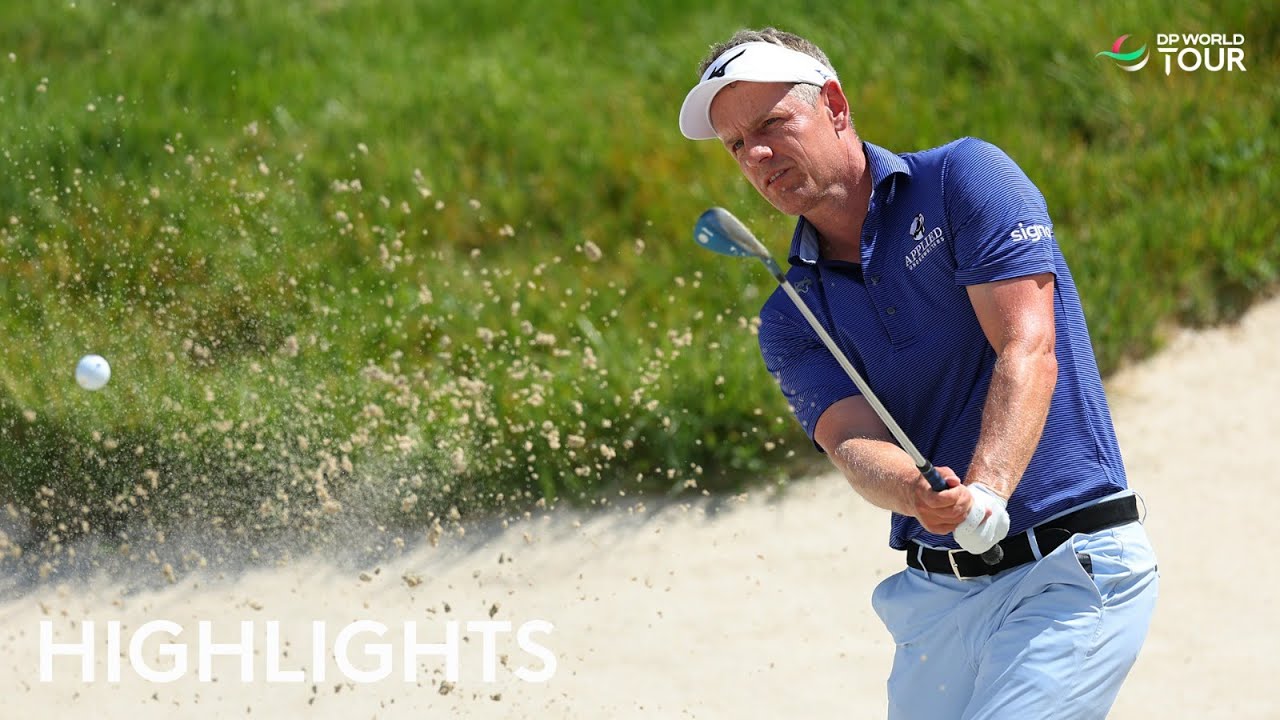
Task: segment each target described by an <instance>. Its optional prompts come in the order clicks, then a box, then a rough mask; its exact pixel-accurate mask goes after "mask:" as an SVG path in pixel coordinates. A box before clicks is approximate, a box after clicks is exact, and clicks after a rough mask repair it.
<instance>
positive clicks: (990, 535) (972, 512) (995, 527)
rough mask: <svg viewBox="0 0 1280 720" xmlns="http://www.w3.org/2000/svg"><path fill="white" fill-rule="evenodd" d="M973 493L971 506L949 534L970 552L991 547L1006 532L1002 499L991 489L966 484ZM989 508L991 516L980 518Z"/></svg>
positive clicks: (1007, 528) (1005, 516)
mask: <svg viewBox="0 0 1280 720" xmlns="http://www.w3.org/2000/svg"><path fill="white" fill-rule="evenodd" d="M965 487H967V488H969V494H970V495H972V496H973V505H972V506H971V507H970V508H969V517H967V518H965V520H964V522H963V523H961V524H960V527H957V528H956V529H955V532H954V533H952V534H953V535H954V536H955V538H956V542H957V543H959V544H960V547H962V548H964V549H965V550H966V551H968V552H970V553H973V554H974V555H981V554H982V553H984V552H986V551H988V550H990V549H991V546H993V545H995V544H996V543H998V542H1000V541H1001V540H1003V539H1004V538H1005V536H1006V535H1008V534H1009V513H1008V512H1007V511H1006V510H1005V505H1006V503H1005V499H1004V498H1002V497H1000V496H999V495H997V494H995V491H993V490H991V489H990V488H988V487H986V486H985V485H981V484H974V485H966V486H965ZM987 510H991V517H989V518H986V520H985V521H984V520H983V518H984V517H985V516H986V514H987Z"/></svg>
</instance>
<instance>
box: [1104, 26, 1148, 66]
mask: <svg viewBox="0 0 1280 720" xmlns="http://www.w3.org/2000/svg"><path fill="white" fill-rule="evenodd" d="M1128 39H1129V36H1128V35H1121V36H1120V37H1118V38H1116V41H1115V42H1114V43H1112V44H1111V51H1110V52H1108V51H1106V50H1104V51H1102V52H1100V53H1098V54H1097V55H1094V57H1095V58H1098V57H1102V56H1103V55H1105V56H1107V57H1109V58H1111V59H1112V60H1115V61H1116V65H1119V66H1120V69H1122V70H1127V71H1129V72H1135V71H1138V70H1141V69H1142V68H1144V67H1146V65H1147V61H1148V60H1150V59H1151V55H1150V54H1149V53H1148V52H1147V46H1146V45H1143V46H1142V47H1140V48H1138V49H1137V50H1134V51H1133V52H1127V53H1122V52H1120V48H1121V47H1122V46H1123V45H1124V41H1125V40H1128ZM1135 60H1136V61H1137V62H1134V61H1135ZM1129 63H1133V64H1129Z"/></svg>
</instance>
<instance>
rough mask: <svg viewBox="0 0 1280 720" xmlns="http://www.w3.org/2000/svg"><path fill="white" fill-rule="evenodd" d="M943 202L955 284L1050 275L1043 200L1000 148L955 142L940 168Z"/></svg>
mask: <svg viewBox="0 0 1280 720" xmlns="http://www.w3.org/2000/svg"><path fill="white" fill-rule="evenodd" d="M942 200H943V206H944V208H945V213H946V218H947V223H948V225H949V227H950V230H951V237H952V239H953V248H954V252H955V256H956V275H955V282H956V284H957V285H977V284H980V283H987V282H994V281H996V280H1006V279H1008V278H1014V277H1022V276H1025V275H1036V274H1039V273H1045V272H1049V273H1052V272H1054V259H1053V243H1054V239H1053V222H1052V221H1051V220H1050V219H1049V210H1048V208H1047V206H1046V205H1045V201H1044V196H1042V195H1041V194H1040V191H1039V190H1038V189H1037V188H1036V186H1035V184H1033V183H1032V182H1031V180H1030V179H1029V178H1028V177H1027V176H1026V173H1024V172H1022V169H1021V168H1019V167H1018V165H1017V164H1016V163H1015V162H1014V161H1013V159H1012V158H1010V157H1009V156H1008V155H1007V154H1005V153H1004V151H1002V150H1001V149H1000V148H998V147H996V146H994V145H992V144H991V143H988V142H984V141H982V140H977V139H974V138H966V139H965V140H963V141H962V142H960V143H957V145H956V147H955V148H954V149H953V150H952V151H951V153H950V155H949V156H948V157H947V159H946V161H945V165H944V168H943V177H942Z"/></svg>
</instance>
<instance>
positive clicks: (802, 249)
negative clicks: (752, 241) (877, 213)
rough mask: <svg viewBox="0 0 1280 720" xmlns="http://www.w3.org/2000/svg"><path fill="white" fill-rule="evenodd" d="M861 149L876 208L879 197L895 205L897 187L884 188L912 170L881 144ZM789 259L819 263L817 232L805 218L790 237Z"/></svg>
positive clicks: (793, 262) (908, 175) (797, 224)
mask: <svg viewBox="0 0 1280 720" xmlns="http://www.w3.org/2000/svg"><path fill="white" fill-rule="evenodd" d="M862 150H863V153H864V154H865V155H866V158H867V166H868V167H870V168H871V194H872V201H873V202H872V205H873V207H874V206H875V205H877V204H878V203H876V202H874V201H875V199H876V197H877V196H879V197H882V198H884V199H883V200H882V201H881V203H885V202H892V201H893V195H894V191H895V190H896V187H895V186H894V184H893V183H891V182H890V183H888V187H887V188H885V187H881V186H882V185H884V184H885V183H886V182H888V181H889V180H891V179H892V177H893V176H894V175H898V174H902V175H906V176H907V177H911V168H909V167H908V166H907V163H906V162H905V161H904V160H903V159H902V158H900V157H898V156H897V155H894V154H893V153H891V152H889V151H888V150H885V149H884V148H882V147H880V146H879V145H873V144H871V143H869V142H865V141H864V142H863V143H862ZM882 193H883V194H882ZM787 259H788V260H789V261H790V262H791V264H792V265H799V264H802V263H803V264H805V265H813V264H814V263H816V262H818V231H817V230H816V229H814V227H813V226H812V225H810V224H809V221H808V220H806V219H805V217H804V216H803V215H801V216H800V219H799V220H798V221H797V222H796V229H795V232H793V233H792V235H791V252H790V253H788V257H787Z"/></svg>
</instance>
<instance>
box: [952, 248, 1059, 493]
mask: <svg viewBox="0 0 1280 720" xmlns="http://www.w3.org/2000/svg"><path fill="white" fill-rule="evenodd" d="M967 290H968V294H969V301H970V302H971V303H972V304H973V309H974V312H975V313H976V314H977V316H978V322H979V323H980V324H981V325H982V331H983V332H984V333H985V334H986V336H987V341H988V342H990V343H991V347H992V348H994V349H995V352H996V356H997V357H996V363H995V368H994V369H993V370H992V373H991V385H990V388H989V390H988V391H987V400H986V404H985V405H984V407H983V411H982V429H981V432H980V433H979V435H978V443H977V446H976V448H975V449H974V453H973V461H972V462H971V463H970V465H969V471H968V473H967V476H966V478H965V482H966V483H968V484H972V483H982V484H983V485H985V486H987V487H988V488H990V489H992V490H993V491H995V492H996V494H998V495H1000V496H1001V497H1003V498H1005V499H1006V500H1007V499H1008V498H1009V496H1011V495H1012V494H1013V491H1014V490H1015V489H1016V488H1017V486H1018V481H1019V480H1020V479H1021V478H1022V473H1023V472H1024V471H1026V469H1027V465H1028V464H1029V463H1030V462H1031V456H1032V455H1033V454H1034V453H1035V450H1036V446H1037V445H1038V444H1039V442H1040V435H1041V433H1042V432H1043V430H1044V424H1045V419H1046V418H1047V417H1048V415H1049V402H1050V400H1051V399H1052V398H1053V388H1054V386H1055V384H1056V383H1057V379H1058V360H1057V356H1056V355H1055V354H1054V339H1055V332H1056V330H1055V328H1054V312H1053V301H1054V276H1053V274H1052V273H1040V274H1037V275H1027V276H1023V277H1015V278H1010V279H1007V280H997V281H994V282H988V283H981V284H977V285H970V286H968V287H967Z"/></svg>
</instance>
